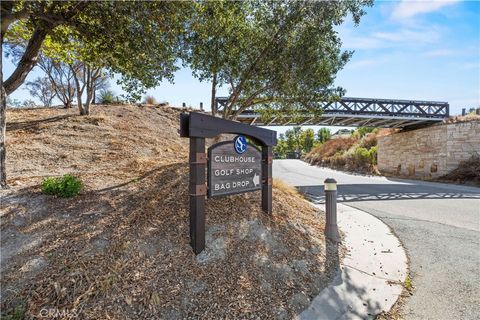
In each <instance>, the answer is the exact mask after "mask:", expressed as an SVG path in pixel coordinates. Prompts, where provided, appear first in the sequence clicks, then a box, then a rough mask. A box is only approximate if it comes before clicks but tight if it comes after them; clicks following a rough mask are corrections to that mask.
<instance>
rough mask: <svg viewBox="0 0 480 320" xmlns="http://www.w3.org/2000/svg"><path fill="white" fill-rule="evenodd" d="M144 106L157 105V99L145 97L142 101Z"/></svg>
mask: <svg viewBox="0 0 480 320" xmlns="http://www.w3.org/2000/svg"><path fill="white" fill-rule="evenodd" d="M143 103H145V104H157V99H155V97H154V96H146V97H145V100H143Z"/></svg>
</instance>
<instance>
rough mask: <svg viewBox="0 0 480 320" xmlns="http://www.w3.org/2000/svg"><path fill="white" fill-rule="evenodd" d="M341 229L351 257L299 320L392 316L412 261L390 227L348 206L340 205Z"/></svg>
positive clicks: (348, 256) (339, 218) (348, 255)
mask: <svg viewBox="0 0 480 320" xmlns="http://www.w3.org/2000/svg"><path fill="white" fill-rule="evenodd" d="M318 207H319V206H318ZM322 209H323V208H322ZM338 226H339V228H340V230H341V231H342V232H343V233H344V234H345V238H344V244H345V246H346V247H347V249H348V253H347V256H346V257H345V259H344V260H343V262H342V263H341V264H340V270H339V271H338V272H337V275H336V276H335V279H334V280H333V281H332V283H331V284H330V285H329V286H328V287H327V288H325V289H324V290H322V292H320V294H319V295H318V296H316V297H315V298H314V299H313V301H312V302H311V304H310V306H309V307H308V308H307V309H306V310H305V311H303V312H302V313H301V314H300V315H299V316H298V317H297V318H298V319H302V320H310V319H326V320H332V319H369V318H373V317H374V316H375V315H377V314H379V313H381V312H383V311H384V312H388V311H389V310H390V309H391V308H392V306H393V305H394V304H395V302H396V301H397V299H398V297H399V296H400V294H401V293H402V290H403V283H404V281H405V278H406V276H407V274H408V263H407V261H408V260H407V255H406V253H405V250H404V248H403V246H402V244H401V243H400V241H399V240H398V238H397V237H396V236H395V235H394V234H393V233H392V231H391V230H390V228H389V227H388V226H387V225H386V224H384V223H383V222H382V221H381V220H379V219H378V218H376V217H374V216H372V215H370V214H369V213H367V212H364V211H361V210H358V209H356V208H352V207H349V206H346V205H343V204H338Z"/></svg>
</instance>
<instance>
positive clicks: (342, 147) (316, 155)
mask: <svg viewBox="0 0 480 320" xmlns="http://www.w3.org/2000/svg"><path fill="white" fill-rule="evenodd" d="M357 141H358V140H357V139H356V138H354V137H339V138H335V139H331V140H328V141H326V142H325V143H322V144H320V145H318V146H316V147H315V148H313V149H312V151H310V152H309V153H308V154H307V155H306V156H305V160H306V161H308V162H310V163H311V164H317V163H319V162H321V161H322V160H326V159H327V158H329V157H333V156H334V155H335V154H337V153H340V154H341V153H343V152H345V151H347V150H348V149H350V148H351V147H352V146H353V145H354V144H355V143H356V142H357Z"/></svg>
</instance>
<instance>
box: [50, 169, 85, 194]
mask: <svg viewBox="0 0 480 320" xmlns="http://www.w3.org/2000/svg"><path fill="white" fill-rule="evenodd" d="M82 188H83V183H82V181H81V180H80V179H78V178H77V177H75V176H73V175H71V174H66V175H64V176H63V177H59V178H52V177H49V178H46V179H44V180H43V182H42V192H43V193H44V194H49V195H56V196H59V197H62V198H70V197H74V196H76V195H77V194H78V193H79V192H80V191H81V190H82Z"/></svg>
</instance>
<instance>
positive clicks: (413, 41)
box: [340, 26, 442, 49]
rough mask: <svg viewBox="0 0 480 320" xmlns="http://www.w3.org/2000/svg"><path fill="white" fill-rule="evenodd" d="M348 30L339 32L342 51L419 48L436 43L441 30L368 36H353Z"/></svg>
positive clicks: (430, 29)
mask: <svg viewBox="0 0 480 320" xmlns="http://www.w3.org/2000/svg"><path fill="white" fill-rule="evenodd" d="M352 31H354V30H351V29H350V30H349V29H346V28H344V29H342V30H341V31H340V38H341V39H342V42H343V48H344V49H382V48H396V47H409V48H412V47H419V46H420V47H421V46H423V45H431V44H433V43H437V42H438V41H439V40H440V38H441V33H442V30H441V29H440V28H438V27H435V26H429V27H427V28H423V27H416V28H405V27H404V28H398V29H396V30H392V31H388V32H387V31H379V32H372V33H371V34H369V35H368V36H365V35H355V34H354V33H353V32H352Z"/></svg>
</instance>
